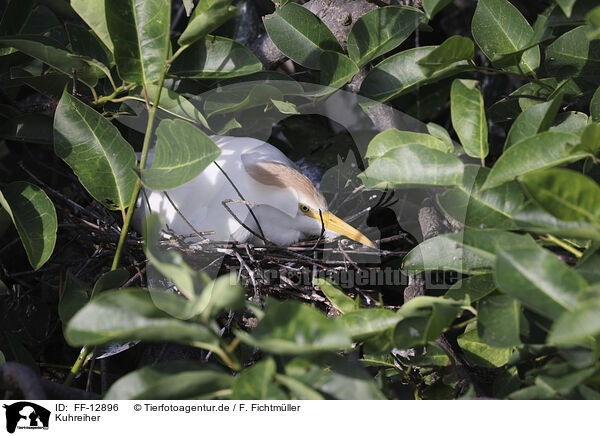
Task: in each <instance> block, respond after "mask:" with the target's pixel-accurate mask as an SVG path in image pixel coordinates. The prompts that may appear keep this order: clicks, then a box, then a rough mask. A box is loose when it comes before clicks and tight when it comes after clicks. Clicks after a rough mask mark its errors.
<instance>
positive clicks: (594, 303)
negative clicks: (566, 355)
mask: <svg viewBox="0 0 600 436" xmlns="http://www.w3.org/2000/svg"><path fill="white" fill-rule="evenodd" d="M598 335H600V299H598V298H596V299H594V300H591V301H586V302H585V303H584V304H579V305H577V306H576V307H575V308H574V309H573V311H570V312H564V313H563V314H562V315H561V316H560V317H559V318H558V319H557V320H556V322H555V323H554V324H553V325H552V329H551V330H550V335H549V336H548V340H547V342H548V343H549V344H556V345H567V346H568V345H571V346H573V345H576V344H579V343H581V342H584V341H587V340H589V339H590V338H592V337H598Z"/></svg>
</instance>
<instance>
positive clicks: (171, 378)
mask: <svg viewBox="0 0 600 436" xmlns="http://www.w3.org/2000/svg"><path fill="white" fill-rule="evenodd" d="M232 382H233V377H231V376H230V375H229V374H226V373H225V372H223V371H222V370H221V369H219V368H218V367H217V366H215V365H209V364H205V363H199V362H192V361H185V360H181V361H174V362H161V363H158V364H156V365H153V366H145V367H143V368H142V369H138V370H137V371H132V372H130V373H129V374H127V375H125V376H123V377H121V378H120V379H118V380H117V381H116V382H114V383H113V384H112V386H111V387H110V389H109V390H108V392H107V393H106V395H105V396H104V398H103V399H104V400H111V401H114V400H191V399H214V398H217V397H218V396H220V395H221V394H220V392H221V391H223V390H225V389H229V388H231V384H232Z"/></svg>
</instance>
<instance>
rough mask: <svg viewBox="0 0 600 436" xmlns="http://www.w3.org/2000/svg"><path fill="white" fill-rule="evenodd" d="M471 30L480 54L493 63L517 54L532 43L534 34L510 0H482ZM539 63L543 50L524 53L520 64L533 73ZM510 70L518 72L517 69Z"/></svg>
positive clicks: (523, 68) (535, 48)
mask: <svg viewBox="0 0 600 436" xmlns="http://www.w3.org/2000/svg"><path fill="white" fill-rule="evenodd" d="M471 31H472V33H473V38H474V39H475V42H476V43H477V45H478V46H479V48H481V51H483V53H484V54H485V55H486V57H487V58H488V59H489V60H491V61H492V62H494V61H496V60H499V59H500V58H502V57H503V56H505V55H507V54H511V53H514V52H518V51H520V50H521V49H523V48H524V47H527V46H528V44H530V43H531V42H532V39H533V38H534V32H533V29H532V28H531V26H530V25H529V23H528V22H527V20H526V19H525V17H523V15H521V13H520V12H519V10H518V9H517V8H515V7H514V6H513V5H512V4H511V3H510V2H508V1H507V0H480V1H479V2H477V9H475V14H474V15H473V21H472V23H471ZM539 64H540V50H539V48H538V47H537V46H536V47H533V48H531V49H529V50H527V51H525V52H524V53H523V56H522V57H521V59H520V62H519V65H520V67H521V69H522V70H523V71H524V72H525V73H533V72H534V71H535V70H536V69H537V68H538V66H539ZM510 70H511V71H513V70H514V71H515V72H518V69H517V68H516V67H511V68H510Z"/></svg>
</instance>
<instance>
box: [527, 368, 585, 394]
mask: <svg viewBox="0 0 600 436" xmlns="http://www.w3.org/2000/svg"><path fill="white" fill-rule="evenodd" d="M594 372H596V369H595V368H587V369H582V370H579V371H574V372H570V373H569V374H566V375H563V376H561V377H552V376H548V375H539V376H538V377H536V379H535V384H536V386H540V387H541V388H542V389H544V390H549V391H551V392H552V393H554V394H558V395H561V396H566V395H569V394H570V393H571V391H573V389H575V388H577V387H579V386H585V381H586V380H587V379H588V378H589V377H590V376H591V375H592V374H594Z"/></svg>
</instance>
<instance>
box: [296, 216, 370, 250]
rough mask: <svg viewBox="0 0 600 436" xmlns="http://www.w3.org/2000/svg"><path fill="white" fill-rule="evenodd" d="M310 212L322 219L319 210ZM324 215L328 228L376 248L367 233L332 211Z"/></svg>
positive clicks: (324, 221) (324, 223)
mask: <svg viewBox="0 0 600 436" xmlns="http://www.w3.org/2000/svg"><path fill="white" fill-rule="evenodd" d="M310 212H312V213H308V214H307V215H308V216H310V217H311V218H314V219H316V220H318V221H321V216H320V215H319V212H318V211H313V210H311V211H310ZM322 215H323V225H324V226H325V228H326V229H327V230H331V231H333V232H336V233H338V234H340V235H342V236H345V237H347V238H350V239H352V240H353V241H356V242H360V243H361V244H363V245H366V246H367V247H371V248H375V244H373V242H372V241H371V240H370V239H369V238H367V237H366V236H365V235H363V234H362V233H361V232H359V231H358V230H356V229H355V228H354V227H352V226H351V225H350V224H347V223H346V222H344V221H343V220H341V219H340V218H338V217H337V216H335V215H334V214H332V213H331V212H322Z"/></svg>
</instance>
